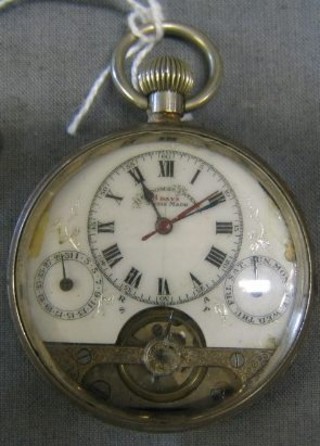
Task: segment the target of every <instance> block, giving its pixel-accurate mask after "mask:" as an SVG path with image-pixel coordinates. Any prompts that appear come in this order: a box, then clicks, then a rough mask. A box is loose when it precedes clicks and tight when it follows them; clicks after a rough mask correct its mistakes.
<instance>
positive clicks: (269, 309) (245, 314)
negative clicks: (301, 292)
mask: <svg viewBox="0 0 320 446" xmlns="http://www.w3.org/2000/svg"><path fill="white" fill-rule="evenodd" d="M292 283H293V277H290V276H289V274H288V272H287V271H286V269H285V268H284V267H283V266H282V265H281V264H280V263H279V262H278V261H277V260H275V259H273V258H271V257H265V256H260V255H255V256H252V257H247V258H246V259H243V260H241V261H240V262H238V263H237V264H236V265H235V267H234V268H233V270H232V271H231V272H230V274H229V275H228V277H227V279H226V282H225V299H226V302H227V304H228V306H229V308H230V310H231V311H232V313H233V314H234V315H235V316H236V317H237V318H239V319H240V320H242V321H244V322H247V323H249V324H256V325H265V324H268V323H271V322H273V321H275V320H276V319H279V318H280V317H281V316H282V315H283V314H284V313H285V311H286V309H287V308H288V306H289V303H290V301H291V299H292V289H293V286H292Z"/></svg>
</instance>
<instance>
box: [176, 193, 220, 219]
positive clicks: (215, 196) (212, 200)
mask: <svg viewBox="0 0 320 446" xmlns="http://www.w3.org/2000/svg"><path fill="white" fill-rule="evenodd" d="M206 201H209V203H208V204H207V205H206V206H203V207H200V206H201V205H202V204H203V203H205V202H206ZM223 201H226V199H225V196H224V195H223V193H222V192H214V193H212V194H210V195H208V196H207V197H206V198H204V199H203V200H200V201H198V202H197V203H195V204H193V205H192V206H190V207H189V208H187V209H185V210H184V211H182V212H180V214H178V215H177V216H176V217H174V218H173V219H172V220H171V223H175V222H177V221H179V220H182V219H183V218H186V217H190V216H191V215H193V214H197V213H198V212H203V211H205V210H207V209H211V208H213V207H215V206H216V205H217V204H219V203H222V202H223ZM199 208H200V209H199Z"/></svg>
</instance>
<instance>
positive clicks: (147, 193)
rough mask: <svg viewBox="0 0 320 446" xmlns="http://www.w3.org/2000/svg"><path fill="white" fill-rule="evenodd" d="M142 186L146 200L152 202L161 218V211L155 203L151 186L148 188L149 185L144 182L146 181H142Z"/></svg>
mask: <svg viewBox="0 0 320 446" xmlns="http://www.w3.org/2000/svg"><path fill="white" fill-rule="evenodd" d="M140 184H141V186H142V190H143V195H144V198H145V200H146V201H147V202H148V203H150V204H151V206H152V207H153V209H154V211H155V213H156V214H157V217H158V219H160V218H161V215H160V212H159V211H158V209H157V207H156V205H155V204H154V201H153V199H154V193H153V192H152V190H150V189H149V188H147V186H146V185H145V184H144V182H143V181H142V182H141V183H140Z"/></svg>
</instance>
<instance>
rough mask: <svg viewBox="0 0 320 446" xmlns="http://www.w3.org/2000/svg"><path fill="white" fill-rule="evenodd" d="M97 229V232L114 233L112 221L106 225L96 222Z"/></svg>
mask: <svg viewBox="0 0 320 446" xmlns="http://www.w3.org/2000/svg"><path fill="white" fill-rule="evenodd" d="M97 229H98V232H110V233H114V221H109V222H108V223H101V222H100V221H98V226H97Z"/></svg>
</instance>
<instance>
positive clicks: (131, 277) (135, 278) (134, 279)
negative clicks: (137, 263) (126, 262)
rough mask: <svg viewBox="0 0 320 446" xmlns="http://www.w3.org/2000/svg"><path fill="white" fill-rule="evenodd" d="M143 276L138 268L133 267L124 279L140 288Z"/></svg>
mask: <svg viewBox="0 0 320 446" xmlns="http://www.w3.org/2000/svg"><path fill="white" fill-rule="evenodd" d="M141 277H142V273H140V271H138V270H137V269H136V268H131V269H130V271H129V272H128V275H127V277H126V278H125V279H124V281H125V282H126V283H127V284H128V285H131V286H133V287H134V288H138V286H139V285H140V280H141Z"/></svg>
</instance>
